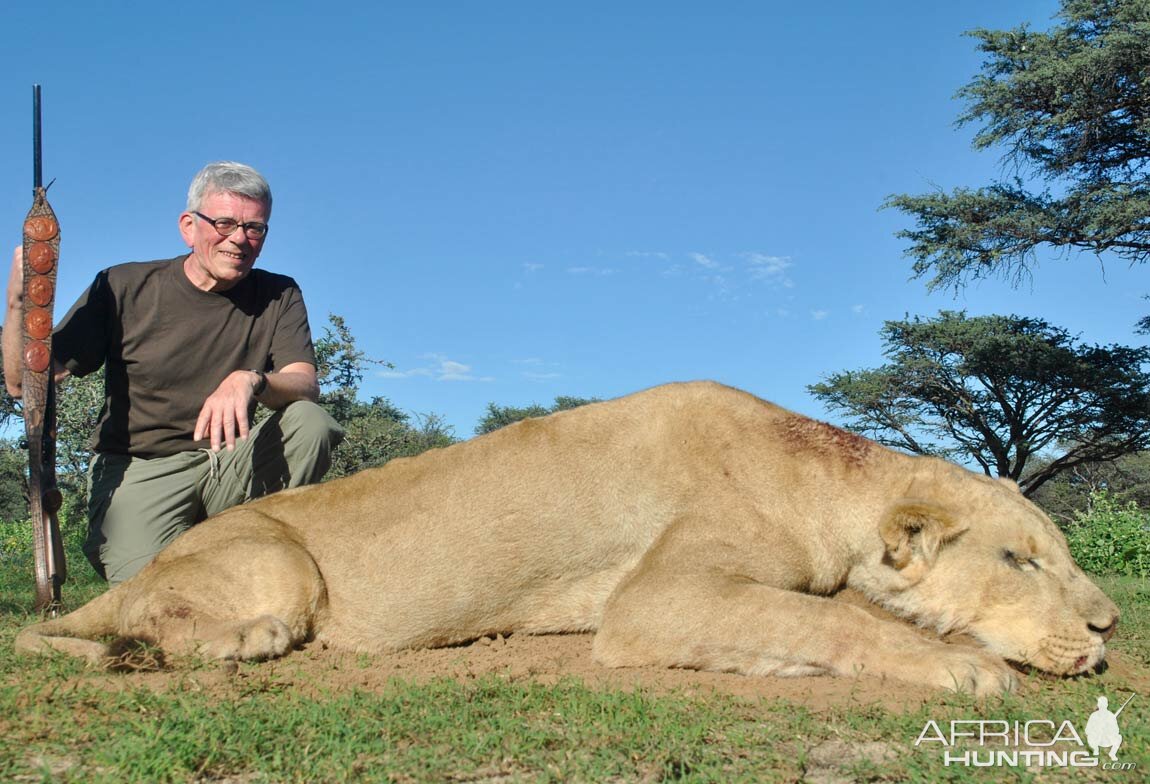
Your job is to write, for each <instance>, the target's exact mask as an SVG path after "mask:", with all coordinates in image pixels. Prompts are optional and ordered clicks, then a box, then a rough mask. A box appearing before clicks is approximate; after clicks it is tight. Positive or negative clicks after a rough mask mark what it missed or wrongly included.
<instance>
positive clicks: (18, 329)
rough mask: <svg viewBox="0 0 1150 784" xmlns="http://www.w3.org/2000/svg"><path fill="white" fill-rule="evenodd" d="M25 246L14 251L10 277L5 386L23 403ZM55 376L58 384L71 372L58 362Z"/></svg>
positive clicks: (5, 320)
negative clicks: (21, 399)
mask: <svg viewBox="0 0 1150 784" xmlns="http://www.w3.org/2000/svg"><path fill="white" fill-rule="evenodd" d="M23 319H24V246H23V245H17V246H16V249H15V250H14V251H12V269H11V272H9V274H8V309H7V311H6V312H5V313H4V337H3V341H2V343H3V345H2V349H3V353H4V385H5V386H6V387H8V394H9V395H11V396H12V397H14V398H17V399H19V398H20V396H21V395H22V394H24V356H23V354H24V352H23V348H24V324H23ZM52 372H53V374H54V376H55V378H56V381H62V380H63V379H65V378H67V377H68V371H67V369H65V368H64V366H62V365H60V364H59V363H58V362H56V361H55V360H53V361H52Z"/></svg>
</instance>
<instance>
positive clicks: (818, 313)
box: [811, 310, 831, 321]
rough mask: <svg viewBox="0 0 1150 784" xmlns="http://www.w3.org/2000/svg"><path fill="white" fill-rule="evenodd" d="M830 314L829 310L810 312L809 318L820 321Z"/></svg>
mask: <svg viewBox="0 0 1150 784" xmlns="http://www.w3.org/2000/svg"><path fill="white" fill-rule="evenodd" d="M830 314H831V312H830V311H829V310H812V311H811V318H813V319H814V320H815V321H822V320H823V319H825V318H826V317H827V316H829V315H830Z"/></svg>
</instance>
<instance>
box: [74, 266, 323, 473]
mask: <svg viewBox="0 0 1150 784" xmlns="http://www.w3.org/2000/svg"><path fill="white" fill-rule="evenodd" d="M185 258H187V256H180V257H178V258H174V259H167V260H164V261H144V262H135V263H131V264H120V265H118V266H115V267H111V268H109V269H106V270H104V271H103V272H101V273H100V274H98V275H97V276H96V280H95V281H94V282H93V283H92V285H91V286H90V287H89V288H88V290H87V291H85V292H84V294H83V296H81V297H80V299H79V300H78V301H77V302H76V304H75V305H73V306H72V309H71V310H70V311H68V315H66V316H64V318H63V319H62V320H61V322H60V326H59V327H58V328H57V329H56V332H55V334H54V335H53V338H52V354H53V356H54V357H55V358H56V360H57V361H58V362H60V363H62V364H63V365H64V366H65V367H66V368H68V370H69V371H71V373H72V374H73V375H76V376H85V375H87V374H89V373H92V372H94V371H96V370H98V369H99V368H100V367H101V366H102V367H103V368H104V394H105V399H104V408H103V411H102V412H101V414H100V424H99V426H98V427H97V429H96V433H95V435H94V437H93V447H94V448H95V449H96V451H98V452H111V453H117V454H128V455H132V456H133V457H160V456H165V455H173V454H176V453H178V452H183V451H187V450H189V449H202V448H204V447H206V446H208V445H209V443H208V441H207V440H200V441H193V440H192V433H193V431H194V430H195V425H196V419H197V417H198V416H199V413H200V409H201V407H202V406H203V404H204V401H205V400H206V399H207V398H208V396H209V395H210V394H211V393H212V392H213V391H215V389H216V387H218V386H219V385H220V382H222V381H223V380H224V378H225V377H226V376H227V375H228V374H229V373H231V372H233V371H235V370H250V369H253V368H258V369H262V370H267V371H274V370H279V369H282V368H283V367H284V366H285V365H288V364H291V363H292V362H309V363H311V364H313V365H314V364H315V352H314V350H313V348H312V342H311V331H310V330H309V329H308V323H307V310H306V309H305V307H304V303H303V297H302V295H301V294H300V291H299V287H298V286H297V285H296V283H295V281H294V280H292V279H291V278H289V277H287V276H285V275H276V274H274V273H271V272H266V271H264V270H261V269H253V270H252V271H251V273H250V274H249V275H248V276H247V277H246V278H244V279H243V280H242V281H240V282H239V283H238V284H237V285H236V286H234V287H233V288H231V289H229V290H228V291H222V292H207V291H201V290H199V289H197V288H196V287H195V286H193V285H192V282H191V281H190V280H188V278H187V276H186V275H185V274H184V269H183V265H184V259H185ZM253 408H254V406H253Z"/></svg>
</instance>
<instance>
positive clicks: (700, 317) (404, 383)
mask: <svg viewBox="0 0 1150 784" xmlns="http://www.w3.org/2000/svg"><path fill="white" fill-rule="evenodd" d="M1057 7H1058V6H1057V3H1056V2H1053V1H1049V2H1046V1H1044V2H1037V1H1032V0H1016V1H1015V2H1011V3H1001V2H995V1H993V0H967V1H964V2H961V3H923V2H920V1H918V0H887V1H885V2H884V1H882V0H876V2H871V3H848V2H824V3H812V4H808V5H801V4H793V3H772V2H716V3H707V4H704V3H685V2H676V1H675V0H664V1H663V2H623V3H620V2H612V3H603V2H586V1H585V2H580V3H562V4H560V3H540V2H531V3H528V2H491V3H483V4H480V3H468V2H440V3H419V4H416V3H406V4H399V3H390V2H375V3H358V2H345V3H323V4H321V3H304V2H282V1H281V2H277V3H266V2H249V3H245V4H242V5H231V6H221V7H216V8H215V9H213V8H212V7H210V6H204V5H202V4H162V5H161V4H159V3H155V2H134V1H132V2H129V1H127V0H119V1H116V0H107V1H106V2H102V3H98V4H97V3H87V2H44V3H7V4H5V6H4V8H3V10H2V11H0V20H2V27H3V29H4V30H5V31H6V32H7V35H6V36H5V37H6V42H5V45H4V47H3V48H2V50H0V96H3V102H2V104H0V105H2V107H3V108H2V109H0V111H2V116H3V119H4V121H3V122H2V123H0V215H3V216H7V219H6V220H7V222H8V225H9V227H10V232H9V246H13V245H15V244H17V243H18V242H19V239H20V237H19V226H20V221H21V219H22V217H23V215H24V213H25V212H26V211H27V209H28V206H29V203H30V189H31V155H30V147H31V142H30V124H31V123H30V102H31V101H30V94H31V85H32V84H33V83H40V84H42V85H43V91H44V123H45V151H44V167H45V178H46V179H51V178H53V177H54V178H56V180H57V182H56V184H55V185H54V186H53V188H52V191H51V197H52V202H53V205H54V206H55V208H56V211H57V213H58V214H59V216H60V219H61V223H62V225H63V247H62V268H61V278H60V284H59V292H58V305H57V313H58V315H59V314H61V313H63V311H64V309H66V307H67V306H68V305H69V304H70V303H71V302H72V301H73V300H74V299H75V298H76V296H78V295H79V293H80V292H81V291H82V290H83V288H84V287H85V286H86V285H87V284H88V283H89V282H90V280H91V278H92V277H93V276H94V275H95V273H96V272H97V271H98V270H100V269H102V268H103V267H106V266H109V265H111V264H114V263H118V262H121V261H130V260H145V259H153V258H165V257H170V256H174V255H177V254H179V253H181V252H183V248H182V245H181V243H180V239H179V235H178V233H177V231H176V217H177V215H178V214H179V213H180V211H181V210H182V209H183V202H184V197H185V193H186V189H187V184H188V181H189V179H190V178H191V176H192V174H193V173H194V172H195V171H196V170H197V169H198V168H199V167H200V166H202V165H203V164H204V163H206V162H208V161H211V160H218V159H234V160H241V161H244V162H247V163H251V164H252V165H254V166H256V167H257V168H259V169H260V170H261V171H263V173H264V174H265V175H266V176H267V177H268V179H269V180H270V181H271V184H272V188H273V190H274V192H275V197H276V206H275V212H274V215H273V219H272V231H271V233H270V235H269V238H268V241H267V243H266V246H265V250H264V253H263V255H262V256H261V259H260V264H261V265H262V266H264V267H267V268H268V269H272V270H275V271H277V272H283V273H286V274H289V275H292V276H293V277H295V278H296V279H297V280H298V281H299V282H300V284H301V286H302V287H303V289H304V294H305V298H306V300H307V303H308V307H309V311H310V314H311V322H312V329H313V332H315V333H316V335H317V336H318V335H319V334H322V332H323V326H324V324H325V322H326V316H327V314H328V313H329V312H334V313H338V314H340V315H342V316H344V317H345V318H346V320H347V322H348V324H349V325H350V327H351V329H352V331H353V333H354V334H355V335H356V337H357V338H358V340H359V343H360V345H361V347H362V348H363V349H364V350H366V351H367V352H368V353H369V354H370V355H372V356H375V357H378V358H380V359H385V360H388V361H390V362H392V363H393V364H394V365H395V367H394V370H391V371H381V372H373V373H372V374H371V375H370V376H369V377H368V378H367V379H365V382H364V386H363V393H364V394H365V396H369V397H370V396H373V395H383V396H386V397H388V398H390V399H391V400H392V401H393V402H394V403H396V404H397V405H398V406H399V407H400V408H402V409H404V410H407V411H410V412H413V413H431V412H434V413H437V414H440V415H443V416H444V417H446V419H447V421H448V422H449V423H450V424H451V425H453V426H454V428H455V431H456V434H457V435H459V436H462V437H466V436H469V435H471V433H472V430H473V428H474V426H475V424H476V422H477V421H478V419H479V418H480V417H481V416H482V414H483V411H484V409H485V407H486V405H487V403H489V402H492V401H494V402H497V403H499V404H504V405H525V404H528V403H531V402H539V403H549V402H550V401H551V400H552V399H553V398H554V397H555V396H556V395H577V396H587V397H590V396H595V397H604V398H606V397H615V396H618V395H621V394H625V393H627V392H631V391H635V390H638V389H641V388H645V387H648V386H651V385H654V384H659V383H663V382H667V381H674V380H686V379H695V378H714V379H717V380H720V381H723V382H726V383H730V384H733V385H736V386H740V387H743V388H746V389H748V390H750V391H752V392H754V393H756V394H758V395H760V396H762V397H765V398H767V399H771V400H774V401H775V402H778V403H780V404H782V405H785V406H788V407H790V408H793V409H796V410H799V411H802V412H804V413H807V414H811V415H814V416H818V417H821V418H829V417H828V414H827V412H825V411H824V410H823V409H822V408H821V406H820V405H819V403H818V402H817V401H815V400H814V399H813V398H811V397H810V396H809V395H808V394H807V392H806V386H807V385H808V384H811V383H814V382H817V381H819V380H820V379H822V378H823V377H824V376H825V375H827V374H829V373H833V372H835V371H838V370H844V369H848V368H860V367H868V366H874V365H876V364H879V363H880V362H881V359H882V357H881V354H880V348H881V347H880V343H879V339H878V330H879V328H880V327H881V325H882V322H883V321H884V320H887V319H896V318H902V317H903V316H904V315H906V314H912V315H914V314H921V315H930V314H934V313H937V311H938V310H940V309H944V308H947V309H956V308H965V309H967V310H968V311H969V312H971V313H1018V314H1020V315H1032V316H1041V317H1044V318H1046V319H1048V320H1049V321H1050V322H1052V323H1054V324H1056V325H1059V326H1063V327H1065V328H1067V329H1069V330H1071V332H1073V333H1077V334H1080V335H1081V337H1082V338H1083V339H1084V340H1086V341H1089V342H1092V343H1115V342H1116V343H1125V344H1131V345H1139V344H1142V343H1144V342H1145V337H1144V336H1139V335H1136V334H1135V333H1134V332H1133V325H1134V323H1135V322H1136V321H1137V320H1138V319H1139V318H1140V317H1142V316H1144V315H1145V314H1146V313H1147V312H1150V303H1148V302H1146V301H1145V300H1143V299H1141V297H1143V296H1144V295H1145V294H1146V293H1147V292H1148V291H1150V282H1148V281H1150V278H1148V277H1147V271H1146V270H1145V268H1133V269H1130V268H1128V267H1127V266H1126V264H1124V263H1123V262H1121V261H1118V260H1113V259H1112V260H1110V261H1108V262H1106V263H1105V264H1104V265H1102V264H1100V262H1099V261H1098V260H1097V259H1095V258H1093V257H1087V256H1075V257H1070V258H1065V257H1056V256H1051V257H1048V258H1042V259H1041V260H1040V264H1039V267H1038V270H1037V273H1036V275H1035V276H1034V278H1033V280H1032V281H1031V282H1030V283H1029V284H1027V285H1025V286H1024V287H1022V288H1019V289H1012V288H1010V287H1009V286H1007V285H1006V284H1005V283H1003V282H1001V281H985V282H982V283H980V284H977V285H973V286H971V287H969V288H967V289H966V290H965V291H963V292H962V293H960V294H959V295H958V296H957V297H956V296H955V295H954V293H953V292H939V293H935V294H928V293H927V291H926V288H925V285H924V284H923V282H922V281H919V280H911V279H910V262H909V260H907V259H905V258H904V257H903V255H902V253H903V250H904V246H903V243H902V242H900V241H899V240H898V239H897V238H896V237H895V236H894V233H895V232H896V231H897V230H898V229H900V228H905V227H906V226H907V225H908V222H907V219H906V218H905V217H904V216H902V215H901V214H899V213H895V212H891V211H880V210H879V206H880V204H881V203H882V201H883V199H884V198H885V197H886V196H887V195H889V194H891V193H896V192H909V193H920V192H924V191H928V190H930V189H932V188H935V187H941V188H944V189H950V188H952V187H955V186H960V185H971V186H977V185H979V184H983V183H986V182H988V181H989V180H990V179H991V178H992V177H994V176H996V175H997V174H998V173H999V164H1000V162H999V160H998V158H997V157H996V155H995V154H993V153H977V152H974V151H973V150H972V149H971V148H970V137H971V135H972V134H973V131H974V129H973V128H964V129H956V128H955V127H954V119H955V118H956V117H957V115H958V114H959V112H960V110H961V108H962V107H961V105H960V104H959V103H958V102H956V101H955V100H953V95H954V93H955V91H956V90H957V89H958V88H959V87H961V86H962V85H963V84H965V83H966V82H967V81H968V80H969V79H970V77H972V76H973V75H974V74H975V73H976V72H977V70H978V66H979V64H980V56H979V53H978V52H977V51H976V50H975V47H974V42H973V41H972V40H971V39H970V38H967V37H964V36H963V35H962V33H963V31H966V30H969V29H972V28H975V27H990V28H1007V27H1013V26H1015V25H1016V24H1018V23H1021V22H1024V21H1028V22H1030V23H1031V24H1032V25H1033V26H1035V27H1039V28H1041V27H1045V26H1046V25H1048V24H1049V22H1050V18H1051V16H1052V15H1053V14H1054V13H1055V11H1056V10H1057Z"/></svg>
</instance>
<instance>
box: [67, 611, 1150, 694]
mask: <svg viewBox="0 0 1150 784" xmlns="http://www.w3.org/2000/svg"><path fill="white" fill-rule="evenodd" d="M836 600H837V601H846V602H849V603H851V604H855V605H857V606H861V607H863V608H864V609H867V610H868V611H869V612H871V613H873V614H874V615H877V616H879V617H882V618H884V619H887V620H895V621H897V619H895V618H894V617H893V616H891V615H890V614H889V613H886V612H885V611H883V610H881V609H880V608H878V607H875V606H874V605H871V604H870V603H868V602H867V601H866V600H865V599H863V598H862V597H861V596H859V595H858V594H854V593H853V592H850V591H844V592H843V593H841V594H839V595H838V596H837V597H836ZM897 622H900V623H901V621H897ZM912 628H914V627H912ZM918 631H919V633H921V634H923V635H924V636H927V637H933V638H935V639H937V637H935V636H934V635H931V634H929V633H927V632H925V631H922V630H918ZM591 639H592V635H590V634H563V635H542V636H531V635H523V634H515V635H510V636H508V637H502V636H499V637H495V638H491V637H488V638H483V639H480V640H477V641H475V642H473V643H470V644H467V645H460V646H454V647H450V648H437V649H431V650H410V651H400V652H398V653H391V654H373V655H370V656H366V655H357V654H352V653H346V652H342V651H336V650H327V649H325V648H323V646H321V645H318V644H312V645H309V646H306V647H305V648H303V649H302V650H298V651H294V652H292V653H291V654H289V655H288V656H286V657H284V658H283V659H280V660H278V661H272V662H265V663H262V664H245V665H243V666H241V667H236V666H235V665H232V666H209V667H206V668H205V667H198V668H192V669H189V668H186V667H182V666H179V665H176V666H174V667H171V668H168V669H165V670H163V671H160V672H139V673H134V674H131V675H122V674H95V673H92V674H89V675H88V676H86V677H85V678H84V680H85V681H86V682H88V683H92V682H93V681H94V680H95V681H100V682H102V684H103V685H104V686H106V687H107V688H112V689H117V688H134V687H136V686H141V685H144V686H148V687H151V688H155V689H158V690H166V689H168V688H171V687H173V686H174V685H175V684H176V683H180V684H183V685H187V684H188V683H189V681H190V682H191V683H193V684H194V685H195V686H196V687H202V688H206V689H213V688H222V689H228V687H229V686H235V685H240V684H242V683H243V682H244V681H248V682H252V681H255V682H264V683H279V684H285V685H287V684H290V685H291V686H292V688H295V689H299V690H301V691H303V692H305V693H306V692H309V691H310V692H314V694H315V695H316V696H322V695H323V694H325V693H326V694H331V693H337V692H340V691H343V690H346V689H349V688H358V689H366V690H369V691H382V690H383V689H384V688H386V686H387V684H388V682H389V681H390V680H392V679H396V678H398V679H401V680H407V681H416V682H421V681H425V680H430V679H433V678H440V677H443V678H455V679H458V680H470V679H475V678H479V677H482V676H485V675H496V676H500V677H506V678H509V679H512V680H521V679H531V680H535V681H537V682H540V683H547V684H550V683H555V682H557V681H559V680H561V679H563V678H569V677H573V678H577V679H579V680H582V681H583V682H584V683H586V684H587V685H589V686H592V687H601V688H604V689H620V688H621V689H632V688H636V687H639V688H643V689H647V690H651V691H654V692H656V693H659V692H668V691H680V692H683V693H687V694H698V695H703V694H707V693H710V692H719V693H725V694H731V695H735V696H738V697H743V698H749V699H758V698H767V699H775V698H782V699H786V700H789V701H792V702H796V703H799V704H802V705H804V706H805V707H807V708H808V709H810V710H814V711H819V710H826V709H828V708H833V707H841V706H846V705H869V704H878V705H882V706H883V707H885V708H887V709H888V710H894V711H909V710H914V709H915V708H917V707H919V706H921V705H923V704H925V703H927V702H931V701H937V699H938V697H939V692H937V691H935V690H933V689H929V688H925V687H917V686H913V685H909V684H904V683H899V682H893V681H884V680H881V679H879V678H875V677H869V676H865V675H864V676H860V677H857V678H833V677H814V678H810V677H808V678H773V677H766V678H763V677H755V678H750V677H745V676H742V675H734V674H726V673H712V672H697V671H694V670H670V669H664V668H657V667H636V668H625V669H607V668H605V667H602V666H599V665H597V664H595V663H594V661H592V659H591ZM947 641H948V642H950V643H953V644H956V645H974V644H975V643H974V642H973V641H972V640H970V639H968V638H964V637H962V636H953V637H949V638H947ZM1088 677H1092V678H1098V679H1099V682H1100V684H1101V685H1103V686H1104V687H1105V688H1106V690H1107V691H1112V690H1115V688H1119V687H1120V688H1122V689H1129V690H1134V691H1137V692H1138V693H1140V694H1146V693H1147V692H1150V668H1146V667H1144V666H1142V665H1141V664H1139V663H1138V662H1136V661H1132V660H1130V659H1128V658H1126V657H1124V656H1122V655H1121V654H1120V653H1117V652H1111V653H1109V654H1108V655H1107V664H1106V668H1105V671H1104V672H1102V673H1100V674H1098V675H1092V676H1088ZM1056 682H1057V681H1056V679H1052V678H1047V677H1043V676H1039V675H1029V676H1025V677H1023V678H1022V679H1021V690H1022V692H1023V693H1026V692H1028V691H1031V692H1033V691H1038V690H1042V689H1045V688H1050V687H1051V686H1053V685H1054V684H1055V683H1056Z"/></svg>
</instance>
